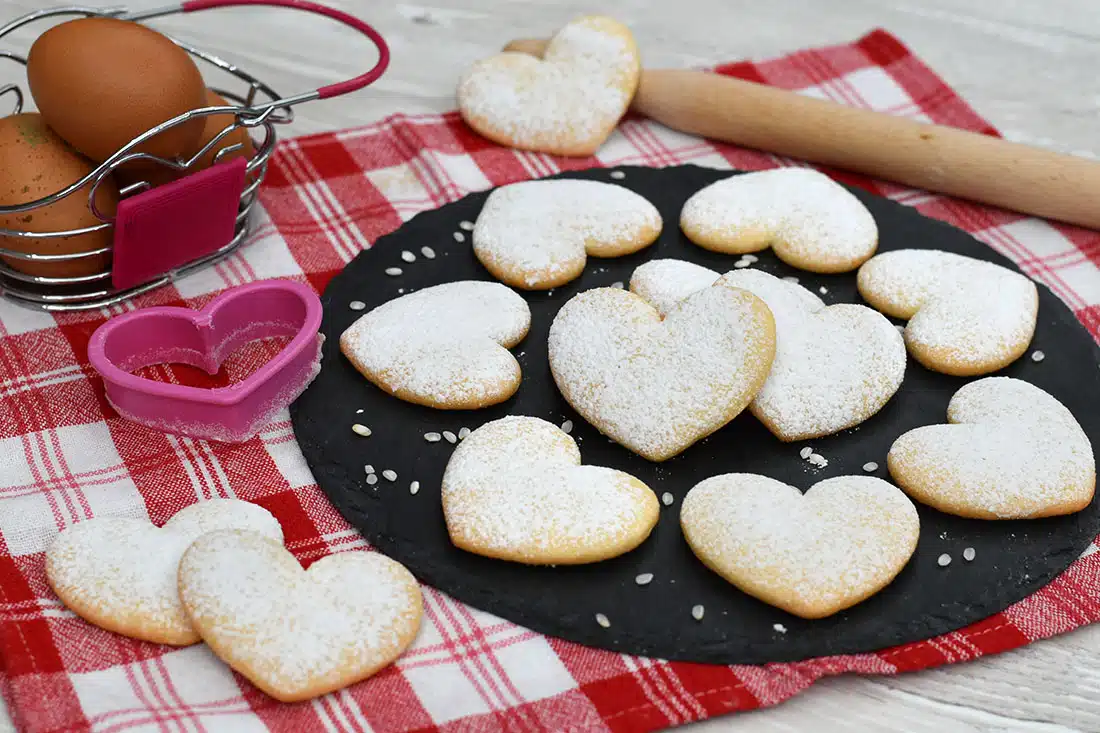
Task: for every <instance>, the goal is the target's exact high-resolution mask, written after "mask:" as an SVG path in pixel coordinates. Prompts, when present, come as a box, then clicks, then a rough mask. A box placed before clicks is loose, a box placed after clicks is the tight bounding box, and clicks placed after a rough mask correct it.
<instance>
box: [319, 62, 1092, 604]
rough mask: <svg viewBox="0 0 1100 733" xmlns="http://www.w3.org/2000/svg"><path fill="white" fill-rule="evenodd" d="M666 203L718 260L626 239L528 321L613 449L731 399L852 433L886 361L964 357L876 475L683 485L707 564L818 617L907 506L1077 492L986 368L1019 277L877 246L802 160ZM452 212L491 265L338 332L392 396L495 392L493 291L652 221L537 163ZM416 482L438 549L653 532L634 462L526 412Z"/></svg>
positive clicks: (653, 230) (468, 400) (502, 377)
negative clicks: (441, 527) (723, 258)
mask: <svg viewBox="0 0 1100 733" xmlns="http://www.w3.org/2000/svg"><path fill="white" fill-rule="evenodd" d="M532 68H542V67H532ZM472 78H475V79H477V78H480V77H478V76H477V75H476V74H475V75H474V76H473V77H472ZM678 223H679V229H680V230H681V232H682V233H683V235H684V237H686V239H687V240H688V242H690V243H691V244H693V245H695V246H697V247H700V248H702V249H705V250H708V251H709V252H712V253H722V254H729V255H731V256H733V257H736V258H737V259H736V260H735V261H734V262H732V263H731V264H732V267H731V268H729V269H727V270H726V271H725V272H720V271H715V270H711V269H708V268H705V267H702V266H699V265H697V264H694V263H691V262H687V261H684V260H678V259H661V258H655V259H650V260H649V261H647V262H645V263H644V264H641V265H640V266H638V267H636V268H635V269H634V270H633V273H632V275H631V277H630V281H629V284H628V285H627V286H626V287H597V288H593V289H588V290H583V291H581V292H579V293H577V294H575V295H573V296H572V297H570V298H569V299H568V300H567V301H566V302H565V303H564V304H563V305H562V306H561V308H560V309H559V310H558V311H557V313H556V315H555V316H554V318H553V321H552V323H551V324H550V327H549V332H548V344H547V346H548V350H547V353H548V359H549V367H550V373H551V375H552V379H553V381H554V383H555V385H556V387H557V390H558V391H559V392H560V394H561V395H562V396H563V397H564V399H565V400H566V401H567V402H568V403H569V405H570V406H571V407H572V408H573V409H574V410H575V411H576V412H577V414H579V415H580V416H581V417H583V418H584V419H585V420H586V421H587V422H588V423H589V424H591V425H592V426H593V427H595V428H596V429H597V430H598V431H599V432H600V433H602V434H603V435H605V436H606V437H607V438H609V439H610V440H612V441H614V442H616V443H618V444H620V445H622V446H623V447H624V448H626V449H628V450H630V451H632V452H634V453H636V454H637V455H639V456H642V457H643V458H645V459H648V460H649V461H653V462H664V461H668V460H669V459H671V458H673V457H675V456H678V455H680V454H682V453H683V452H684V451H686V450H688V449H689V448H691V447H692V446H693V445H695V444H697V443H699V442H700V441H702V440H704V439H705V438H706V437H707V436H709V435H712V434H714V433H715V432H717V431H719V430H723V429H725V428H726V426H727V425H729V423H730V422H731V421H732V420H733V419H734V418H735V417H737V416H738V415H739V414H741V413H742V412H744V411H746V410H747V411H748V412H749V413H751V414H752V415H753V416H754V417H755V418H756V419H757V420H759V421H760V422H761V423H762V424H763V425H764V426H765V427H766V428H767V429H768V430H769V431H770V432H771V433H772V434H773V435H774V436H775V438H776V439H777V440H778V441H781V442H784V443H790V442H794V441H804V440H809V439H812V438H821V437H824V436H829V435H834V434H837V433H839V432H841V431H846V430H850V429H853V428H857V427H858V426H860V425H861V424H863V423H864V422H865V421H867V420H868V419H870V418H871V417H873V416H874V415H875V414H877V413H878V412H879V411H880V410H881V409H882V408H883V407H884V406H885V405H886V404H887V403H889V401H890V400H891V399H892V398H893V396H894V395H895V394H896V393H897V391H898V390H899V389H900V388H901V386H902V382H903V380H904V377H905V371H906V368H907V365H908V355H912V356H913V357H914V359H915V360H916V362H918V364H919V365H920V367H921V368H927V369H930V370H933V371H937V372H941V373H944V374H949V375H954V376H985V377H986V378H984V379H980V380H978V381H976V382H973V383H971V384H968V385H965V386H964V387H963V388H962V389H960V390H959V391H958V392H957V394H956V395H955V397H954V399H953V400H952V401H951V405H950V407H949V410H948V416H947V418H948V423H949V424H947V425H931V426H926V427H922V428H918V429H916V430H913V431H910V432H908V433H906V434H904V435H902V436H900V437H898V438H897V440H896V442H895V443H894V446H893V448H892V449H891V450H890V452H889V455H888V459H887V466H888V468H889V471H890V476H891V478H892V479H893V482H894V483H891V482H889V481H886V480H883V479H881V478H876V477H874V476H869V475H858V476H838V477H835V478H831V479H828V480H825V481H821V482H819V483H818V484H816V485H814V486H812V487H810V488H809V490H808V491H806V492H805V493H802V491H801V490H800V489H799V488H796V487H792V486H789V485H786V484H784V483H782V482H779V481H776V480H775V479H774V478H771V477H768V476H763V475H758V474H751V473H743V472H738V471H737V467H736V466H731V467H730V468H731V472H729V473H724V474H718V475H714V476H711V477H710V478H707V479H706V480H703V481H701V482H699V483H698V484H697V485H695V486H694V487H693V488H692V489H691V490H690V491H688V492H687V494H686V496H685V497H684V499H683V502H682V506H681V512H680V525H681V528H682V532H683V536H684V539H685V540H686V542H687V543H688V545H689V546H690V548H691V549H692V551H693V552H694V554H695V555H696V556H697V557H698V558H699V560H700V561H701V562H702V563H704V564H705V565H706V566H707V567H709V568H710V569H712V570H713V571H714V572H715V573H717V574H718V575H720V576H722V577H723V578H725V579H726V580H728V581H729V582H730V583H732V584H733V585H735V586H736V587H738V588H739V589H741V590H742V591H744V592H745V593H747V594H750V595H752V596H755V597H756V598H759V599H760V600H763V601H765V602H766V603H769V604H772V605H774V606H777V607H779V608H782V609H784V610H787V611H789V612H790V613H793V614H796V615H799V616H802V617H805V618H821V617H824V616H829V615H832V614H835V613H837V612H839V611H841V610H843V609H845V608H848V607H850V606H852V605H854V604H856V603H859V602H860V601H862V600H864V599H866V598H867V597H869V596H871V595H873V594H874V593H877V592H878V591H880V590H881V589H882V588H884V587H885V586H886V585H888V584H889V583H890V582H891V581H892V580H893V579H894V578H895V577H896V575H897V574H898V573H899V572H900V571H901V569H902V568H903V567H905V565H906V564H907V563H908V562H909V560H910V558H911V557H912V555H913V553H914V552H915V550H916V546H917V543H918V539H919V535H920V520H919V516H918V512H917V509H916V506H915V504H914V500H915V501H917V502H920V503H923V504H926V505H928V506H931V507H934V508H936V509H938V510H939V511H942V512H948V513H952V514H957V515H960V516H964V517H973V518H981V519H991V520H992V519H1021V518H1034V517H1043V516H1051V515H1055V514H1065V513H1071V512H1076V511H1079V510H1081V509H1083V508H1084V507H1085V506H1087V505H1088V504H1089V502H1090V501H1091V499H1092V496H1093V492H1094V487H1095V467H1094V462H1093V459H1092V448H1091V444H1090V443H1089V441H1088V438H1087V437H1086V436H1085V434H1084V432H1083V431H1082V429H1081V428H1080V426H1079V425H1078V423H1077V422H1076V420H1075V419H1074V418H1073V416H1072V415H1070V413H1069V411H1068V410H1066V408H1065V407H1064V406H1063V405H1061V404H1060V403H1059V402H1058V401H1057V400H1055V399H1054V398H1053V397H1052V396H1051V395H1049V394H1047V393H1045V392H1043V391H1042V390H1040V389H1038V388H1037V387H1034V386H1032V385H1030V384H1027V383H1024V382H1021V381H1019V380H1015V379H1009V378H1005V377H996V376H986V375H990V374H992V373H993V372H995V371H997V370H999V369H1001V368H1003V367H1004V366H1006V365H1008V364H1010V363H1012V362H1013V361H1015V360H1016V359H1018V358H1019V357H1020V356H1021V355H1022V354H1024V353H1025V352H1026V350H1027V348H1028V346H1029V344H1030V342H1031V339H1032V336H1033V334H1034V331H1035V325H1036V320H1037V310H1038V295H1037V290H1036V287H1035V285H1034V283H1033V282H1031V281H1030V280H1029V279H1028V278H1026V277H1024V276H1022V275H1019V274H1017V273H1015V272H1012V271H1010V270H1007V269H1005V268H1003V267H1000V266H998V265H994V264H991V263H988V262H984V261H979V260H975V259H971V258H968V257H963V256H960V255H955V254H951V253H947V252H941V251H937V250H899V251H891V252H885V253H881V254H876V252H877V250H878V229H877V226H876V222H875V219H874V217H873V216H872V215H871V213H870V211H869V210H868V209H867V208H866V207H865V206H864V205H863V203H862V202H861V201H860V200H859V198H857V197H856V196H855V195H854V194H852V193H851V192H850V191H849V190H848V189H847V188H845V187H843V186H841V185H840V184H838V183H836V182H835V181H833V180H832V179H831V178H829V177H828V176H826V175H825V174H823V173H820V172H817V171H815V170H811V169H807V168H797V167H796V168H779V169H774V170H767V171H759V172H752V173H744V174H739V175H731V176H729V177H727V178H724V179H721V180H719V181H717V182H716V183H713V184H710V185H707V186H705V187H704V188H702V189H700V190H698V191H696V192H695V193H694V194H693V195H691V196H690V197H689V198H688V199H687V201H686V202H685V203H684V205H683V207H682V209H681V211H680V216H679V222H678ZM470 228H471V229H472V242H471V244H470V246H471V250H472V253H473V255H474V256H475V257H476V258H477V260H478V261H479V262H480V263H481V264H482V265H483V266H484V268H485V270H486V271H487V272H488V273H489V274H490V275H491V276H492V277H493V278H495V279H496V280H498V281H499V282H496V283H494V282H484V281H461V282H454V283H447V284H444V285H437V286H434V287H429V288H426V289H423V290H420V291H418V292H416V293H412V294H408V295H404V296H401V297H398V298H396V299H394V300H392V301H390V302H388V303H385V304H383V305H382V306H380V307H378V308H375V309H373V310H371V311H369V312H367V313H364V314H363V315H362V316H360V317H359V318H358V319H357V320H356V321H355V322H354V323H353V324H352V325H351V326H350V327H349V328H348V329H347V330H346V331H345V332H344V333H343V335H342V337H341V341H340V343H341V348H342V350H343V352H344V354H345V355H346V356H347V358H348V359H349V360H350V362H351V363H352V364H354V365H355V366H356V367H357V368H358V369H359V370H360V372H362V373H363V375H364V376H366V377H367V379H369V380H370V381H371V382H373V383H374V384H376V385H378V386H379V387H381V388H382V389H384V390H385V391H387V392H389V393H390V394H392V395H394V396H395V397H397V398H400V399H405V400H407V401H410V402H416V403H419V404H423V405H428V406H431V407H434V408H437V409H465V410H469V409H479V408H484V407H488V406H490V405H496V404H500V403H502V402H504V401H505V400H508V399H509V398H511V397H512V396H513V395H514V394H515V392H516V391H517V390H518V389H519V388H520V385H521V383H522V378H523V375H522V370H521V368H520V365H519V362H518V361H517V360H516V359H515V358H514V357H513V356H512V355H511V352H510V351H509V350H510V349H511V348H512V347H514V346H517V345H518V344H520V343H521V342H522V340H523V339H524V338H526V334H527V333H528V331H529V329H530V326H531V311H530V309H529V308H528V307H527V305H526V301H525V299H524V298H523V297H521V296H520V295H519V294H518V293H517V292H516V290H519V291H543V292H548V291H551V290H553V289H554V288H559V287H561V286H562V285H565V284H566V283H569V282H572V281H573V280H576V279H577V278H579V277H580V275H581V274H582V273H583V272H584V270H585V268H586V266H587V262H588V259H589V258H600V259H606V258H615V257H623V256H627V255H635V254H638V253H644V252H645V250H646V248H648V247H650V246H651V245H652V244H653V243H654V242H656V241H657V240H658V238H659V237H660V236H661V234H662V231H663V230H664V228H665V222H664V221H663V220H662V218H661V214H660V213H659V212H658V211H657V209H656V208H655V207H654V206H653V204H652V203H651V202H649V201H648V200H647V199H646V198H645V197H643V196H641V195H639V194H638V193H635V192H634V191H631V190H630V189H628V188H626V187H625V186H623V185H619V184H618V183H616V182H604V181H596V180H570V179H549V180H537V181H528V182H521V183H514V184H510V185H505V186H501V187H499V188H497V189H495V190H494V191H492V192H491V193H490V194H489V195H488V197H487V199H486V201H485V204H484V206H483V208H482V210H481V212H480V214H479V215H478V217H477V220H476V222H474V223H473V225H472V226H471V227H470ZM767 248H771V249H772V250H773V251H774V253H775V255H776V257H777V258H778V259H780V260H781V261H782V262H784V263H786V264H788V265H790V266H792V267H794V268H797V269H801V270H805V271H808V272H814V273H846V272H852V271H857V270H858V275H857V280H858V286H859V292H860V294H861V296H862V297H863V300H864V301H865V304H855V303H839V304H834V305H826V303H825V302H824V301H823V300H822V299H821V298H820V297H818V295H817V294H815V293H814V292H812V291H810V290H809V289H807V288H805V287H803V286H802V285H800V284H798V282H797V280H796V279H795V278H780V277H777V276H774V275H771V274H768V273H766V272H764V271H762V270H759V269H755V268H752V267H751V266H752V264H753V263H755V262H756V261H757V259H758V258H757V256H756V254H754V253H758V252H760V251H761V250H764V249H767ZM888 317H889V318H888ZM890 318H896V319H907V320H908V324H907V325H906V326H904V327H901V326H895V325H894V323H893V322H891V320H890ZM441 498H442V504H443V512H444V518H445V521H446V524H447V528H448V531H449V534H450V537H451V540H452V542H453V544H454V545H455V546H456V547H458V548H461V549H462V550H465V551H467V552H472V553H477V554H481V555H485V556H488V557H492V558H496V559H499V560H503V561H511V562H518V563H525V564H531V565H558V564H578V563H590V562H598V561H602V560H606V559H609V558H612V557H616V556H618V555H622V554H624V553H627V552H630V551H631V550H633V549H635V548H637V547H638V546H639V545H641V544H642V543H643V542H644V541H645V540H646V539H647V538H648V536H649V535H650V533H651V532H652V530H653V528H654V527H655V526H656V524H657V521H658V514H659V511H658V509H659V503H660V502H659V500H658V498H657V492H656V491H655V490H654V487H651V486H647V485H646V484H644V483H643V482H642V481H640V480H639V479H638V478H636V477H634V476H631V475H629V474H627V473H624V472H622V471H617V470H612V469H608V468H602V467H598V466H585V465H582V460H581V454H580V450H579V448H578V446H577V443H576V442H575V441H574V439H573V438H572V437H571V436H570V435H569V434H568V433H567V432H566V431H565V430H563V429H561V428H559V427H558V426H556V425H553V424H551V423H549V422H547V421H545V420H543V419H541V418H539V417H536V416H527V415H513V416H509V417H506V418H503V419H498V420H493V421H491V422H488V423H486V424H484V425H482V426H481V427H480V428H478V429H476V430H474V431H473V432H472V433H470V434H469V436H468V437H466V438H465V440H463V441H462V442H461V444H460V445H458V447H457V448H456V449H455V451H454V453H453V455H452V456H451V459H450V462H449V463H448V465H447V468H446V471H445V473H444V475H443V477H442V483H441Z"/></svg>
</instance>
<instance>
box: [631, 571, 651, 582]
mask: <svg viewBox="0 0 1100 733" xmlns="http://www.w3.org/2000/svg"><path fill="white" fill-rule="evenodd" d="M652 581H653V573H641V574H640V575H636V576H634V582H635V583H637V584H638V585H649V584H650V583H651V582H652Z"/></svg>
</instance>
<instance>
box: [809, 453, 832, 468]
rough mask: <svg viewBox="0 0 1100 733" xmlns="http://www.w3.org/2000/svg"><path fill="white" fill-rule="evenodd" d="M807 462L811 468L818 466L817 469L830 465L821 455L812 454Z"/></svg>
mask: <svg viewBox="0 0 1100 733" xmlns="http://www.w3.org/2000/svg"><path fill="white" fill-rule="evenodd" d="M806 460H807V461H809V463H810V465H811V466H816V467H817V468H825V467H826V466H828V465H829V461H828V459H827V458H825V456H823V455H821V454H820V453H811V454H810V457H809V458H807V459H806Z"/></svg>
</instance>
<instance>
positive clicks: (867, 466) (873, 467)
mask: <svg viewBox="0 0 1100 733" xmlns="http://www.w3.org/2000/svg"><path fill="white" fill-rule="evenodd" d="M863 470H864V471H866V472H867V473H872V472H873V471H877V470H878V464H877V463H875V462H874V461H868V462H867V463H864V464H863Z"/></svg>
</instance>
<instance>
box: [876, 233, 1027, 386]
mask: <svg viewBox="0 0 1100 733" xmlns="http://www.w3.org/2000/svg"><path fill="white" fill-rule="evenodd" d="M858 283H859V292H860V294H861V295H862V296H863V297H864V298H865V299H866V300H867V301H868V302H869V303H871V304H872V305H874V306H875V307H876V308H878V309H879V310H881V311H882V312H883V313H886V314H887V315H889V316H894V317H896V318H906V319H909V323H908V325H907V326H906V329H905V342H906V344H907V345H908V347H909V350H910V352H912V353H913V355H914V356H916V357H917V358H918V359H920V360H921V362H922V363H924V364H925V365H926V366H930V367H931V368H942V369H943V370H946V371H948V373H956V372H958V373H965V374H980V373H986V372H989V371H993V370H996V369H1000V368H1001V367H1003V366H1005V365H1007V364H1008V363H1010V362H1012V361H1014V360H1015V359H1016V358H1018V357H1019V356H1020V355H1022V354H1023V352H1024V351H1025V350H1026V349H1027V346H1028V344H1029V343H1030V342H1031V337H1032V336H1033V335H1034V333H1035V321H1036V317H1037V314H1038V309H1039V292H1038V290H1037V288H1036V287H1035V283H1033V282H1032V281H1031V280H1030V279H1028V278H1027V277H1024V276H1023V275H1020V274H1019V273H1016V272H1013V271H1011V270H1009V269H1007V268H1004V267H1001V266H999V265H994V264H993V263H991V262H985V261H982V260H978V259H974V258H972V257H964V256H963V255H958V254H955V253H953V252H944V251H940V250H924V249H920V250H918V249H906V250H896V251H893V252H884V253H882V254H880V255H876V256H875V257H873V258H872V259H871V260H870V261H868V262H867V263H866V264H865V265H863V267H861V268H860V270H859V278H858ZM960 370H961V371H960Z"/></svg>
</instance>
